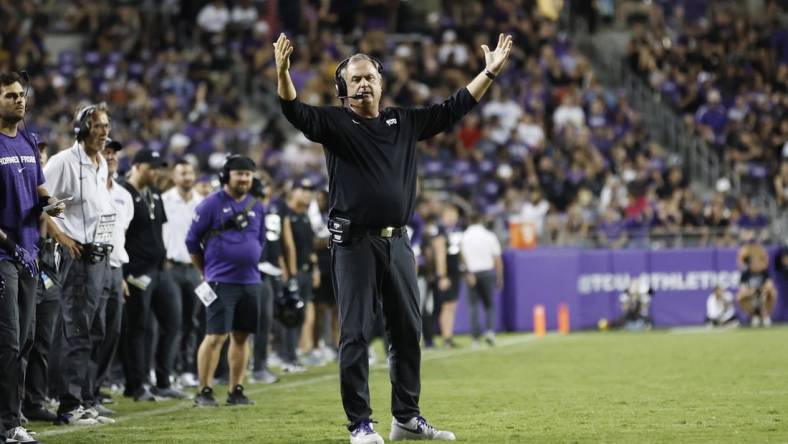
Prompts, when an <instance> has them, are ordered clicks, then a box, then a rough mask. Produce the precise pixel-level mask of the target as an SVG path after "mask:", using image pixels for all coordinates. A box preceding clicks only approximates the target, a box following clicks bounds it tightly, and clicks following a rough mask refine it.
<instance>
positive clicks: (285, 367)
mask: <svg viewBox="0 0 788 444" xmlns="http://www.w3.org/2000/svg"><path fill="white" fill-rule="evenodd" d="M282 371H283V372H285V373H304V372H305V371H306V367H304V366H302V365H299V364H289V363H283V364H282Z"/></svg>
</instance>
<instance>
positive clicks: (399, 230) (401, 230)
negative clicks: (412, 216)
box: [350, 225, 407, 238]
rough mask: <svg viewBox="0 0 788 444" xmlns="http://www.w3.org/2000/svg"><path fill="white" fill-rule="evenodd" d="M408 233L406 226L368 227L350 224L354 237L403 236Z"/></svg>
mask: <svg viewBox="0 0 788 444" xmlns="http://www.w3.org/2000/svg"><path fill="white" fill-rule="evenodd" d="M406 233H407V230H406V229H405V227H382V228H368V227H357V226H353V225H351V226H350V235H351V236H353V237H359V236H378V237H386V238H388V237H402V236H404V235H405V234H406Z"/></svg>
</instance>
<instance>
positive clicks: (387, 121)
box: [386, 119, 397, 126]
mask: <svg viewBox="0 0 788 444" xmlns="http://www.w3.org/2000/svg"><path fill="white" fill-rule="evenodd" d="M396 124H397V119H386V125H388V126H391V125H396Z"/></svg>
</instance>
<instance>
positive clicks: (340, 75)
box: [334, 54, 383, 99]
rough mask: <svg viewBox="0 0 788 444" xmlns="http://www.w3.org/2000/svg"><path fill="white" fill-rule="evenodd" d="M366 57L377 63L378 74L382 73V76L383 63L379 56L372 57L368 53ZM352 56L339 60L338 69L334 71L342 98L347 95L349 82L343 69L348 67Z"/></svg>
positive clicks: (339, 95) (337, 87)
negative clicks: (346, 80)
mask: <svg viewBox="0 0 788 444" xmlns="http://www.w3.org/2000/svg"><path fill="white" fill-rule="evenodd" d="M365 55H366V54H365ZM366 57H368V60H369V61H371V62H372V64H373V65H375V68H377V70H378V74H380V75H381V77H382V76H383V63H382V62H381V61H380V60H378V59H377V58H375V57H372V56H370V55H367V56H366ZM352 58H353V56H350V57H348V58H346V59H345V60H342V61H341V62H339V65H337V69H336V71H334V83H335V84H336V90H337V97H339V98H340V99H344V98H346V97H347V82H345V76H344V72H343V71H344V70H345V68H347V65H348V63H350V59H352ZM381 83H382V79H381Z"/></svg>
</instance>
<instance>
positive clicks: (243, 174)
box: [186, 155, 265, 407]
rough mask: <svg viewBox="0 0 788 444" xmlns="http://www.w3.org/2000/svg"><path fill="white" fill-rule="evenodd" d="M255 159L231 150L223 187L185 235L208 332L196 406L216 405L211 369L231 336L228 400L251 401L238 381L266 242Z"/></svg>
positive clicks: (254, 328)
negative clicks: (254, 176) (200, 278)
mask: <svg viewBox="0 0 788 444" xmlns="http://www.w3.org/2000/svg"><path fill="white" fill-rule="evenodd" d="M254 171H255V165H254V162H253V161H252V160H251V159H249V158H248V157H243V156H238V155H233V156H230V157H229V158H228V159H227V161H226V162H225V164H224V167H223V168H222V171H221V175H220V178H221V180H220V182H221V183H222V185H223V187H222V189H221V190H219V191H217V192H215V193H213V194H211V195H210V196H208V197H206V198H205V200H204V201H203V202H202V203H201V204H200V205H199V206H198V207H197V210H196V214H195V215H194V221H193V222H192V225H191V227H190V228H189V233H188V234H187V235H186V247H187V248H188V249H189V253H190V254H191V256H192V262H194V265H195V266H196V267H197V269H198V270H200V272H201V274H202V275H203V276H204V279H205V281H204V283H203V284H200V286H199V287H198V288H197V294H198V296H200V297H201V299H202V301H203V304H204V305H205V307H206V308H205V317H206V334H205V338H204V339H203V341H202V344H200V348H199V351H198V353H197V368H198V377H199V379H200V386H201V389H200V392H199V394H198V395H197V396H196V397H195V398H194V403H195V405H196V406H198V407H210V406H217V405H218V403H217V402H216V399H214V396H213V374H214V371H215V370H216V366H217V364H218V362H219V355H220V354H221V352H222V346H223V345H224V343H225V342H226V341H227V338H228V336H229V337H230V347H229V349H228V352H227V361H228V363H229V366H230V390H231V392H230V393H228V394H227V404H228V405H244V404H253V403H254V401H251V400H250V399H249V398H247V397H246V395H245V394H244V388H243V385H241V384H242V382H243V380H244V374H245V373H246V365H247V363H248V361H249V352H250V350H249V347H248V343H247V339H248V337H249V335H250V334H255V333H257V332H258V326H259V320H260V287H261V284H260V271H259V270H258V269H257V264H258V262H259V260H260V255H261V254H262V252H263V245H264V244H265V225H264V221H265V209H264V208H263V205H262V203H260V201H259V199H256V198H255V197H253V196H251V195H250V194H249V191H250V189H251V186H252V173H253V172H254Z"/></svg>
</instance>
